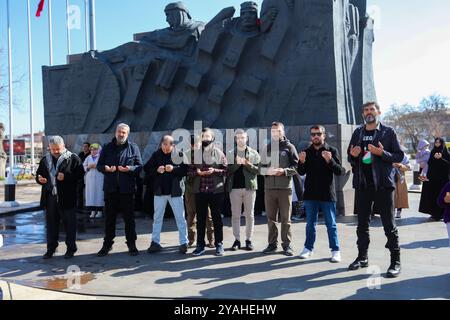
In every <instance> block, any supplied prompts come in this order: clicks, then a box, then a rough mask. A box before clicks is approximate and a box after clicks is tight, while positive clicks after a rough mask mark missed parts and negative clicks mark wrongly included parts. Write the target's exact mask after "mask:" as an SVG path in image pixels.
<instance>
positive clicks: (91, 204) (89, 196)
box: [83, 143, 105, 219]
mask: <svg viewBox="0 0 450 320" xmlns="http://www.w3.org/2000/svg"><path fill="white" fill-rule="evenodd" d="M90 150H91V154H90V155H89V156H88V157H87V158H86V160H84V164H83V166H84V171H86V176H85V178H84V179H85V185H86V189H85V199H86V207H88V208H90V210H91V216H90V218H91V219H94V218H101V217H102V211H103V207H104V206H105V201H104V194H103V179H104V177H103V174H102V173H101V172H100V171H98V170H97V162H98V159H99V158H100V152H101V147H100V145H99V144H98V143H94V144H91V147H90Z"/></svg>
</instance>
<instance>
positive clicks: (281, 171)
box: [274, 168, 284, 177]
mask: <svg viewBox="0 0 450 320" xmlns="http://www.w3.org/2000/svg"><path fill="white" fill-rule="evenodd" d="M274 173H275V176H276V177H281V176H284V169H283V168H278V169H275V170H274Z"/></svg>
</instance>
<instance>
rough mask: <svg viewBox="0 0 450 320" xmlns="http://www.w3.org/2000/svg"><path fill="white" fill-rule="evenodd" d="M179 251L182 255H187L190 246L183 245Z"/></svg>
mask: <svg viewBox="0 0 450 320" xmlns="http://www.w3.org/2000/svg"><path fill="white" fill-rule="evenodd" d="M178 251H180V253H181V254H186V253H187V251H188V244H187V243H186V244H182V245H181V246H180V248H179V249H178Z"/></svg>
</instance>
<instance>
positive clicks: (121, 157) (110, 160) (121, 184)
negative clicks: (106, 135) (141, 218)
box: [97, 138, 142, 194]
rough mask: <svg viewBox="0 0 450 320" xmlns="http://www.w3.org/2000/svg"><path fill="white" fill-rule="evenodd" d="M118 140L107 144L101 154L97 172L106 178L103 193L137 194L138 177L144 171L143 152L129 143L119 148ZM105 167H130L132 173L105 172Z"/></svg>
mask: <svg viewBox="0 0 450 320" xmlns="http://www.w3.org/2000/svg"><path fill="white" fill-rule="evenodd" d="M116 141H117V140H116V138H114V139H113V140H112V142H110V143H107V144H106V145H105V146H104V147H103V149H102V151H101V154H100V158H99V159H98V163H97V170H98V171H100V172H101V173H103V175H104V176H105V179H104V183H103V191H105V192H108V193H114V192H120V193H128V194H129V193H135V192H136V177H137V176H139V174H140V172H141V170H142V158H141V152H140V151H139V147H138V146H137V144H135V143H133V142H129V141H127V142H126V143H125V144H123V145H120V146H118V145H117V144H116ZM105 166H110V167H111V166H116V167H117V166H122V167H126V166H129V167H130V169H131V170H130V172H119V171H116V172H112V173H111V172H105Z"/></svg>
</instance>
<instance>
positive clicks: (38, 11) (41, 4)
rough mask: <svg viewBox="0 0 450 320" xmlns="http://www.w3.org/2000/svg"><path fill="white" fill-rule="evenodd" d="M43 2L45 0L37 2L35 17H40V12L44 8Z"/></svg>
mask: <svg viewBox="0 0 450 320" xmlns="http://www.w3.org/2000/svg"><path fill="white" fill-rule="evenodd" d="M44 2H45V0H41V1H40V2H39V5H38V9H37V11H36V17H40V16H41V12H42V10H44Z"/></svg>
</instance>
